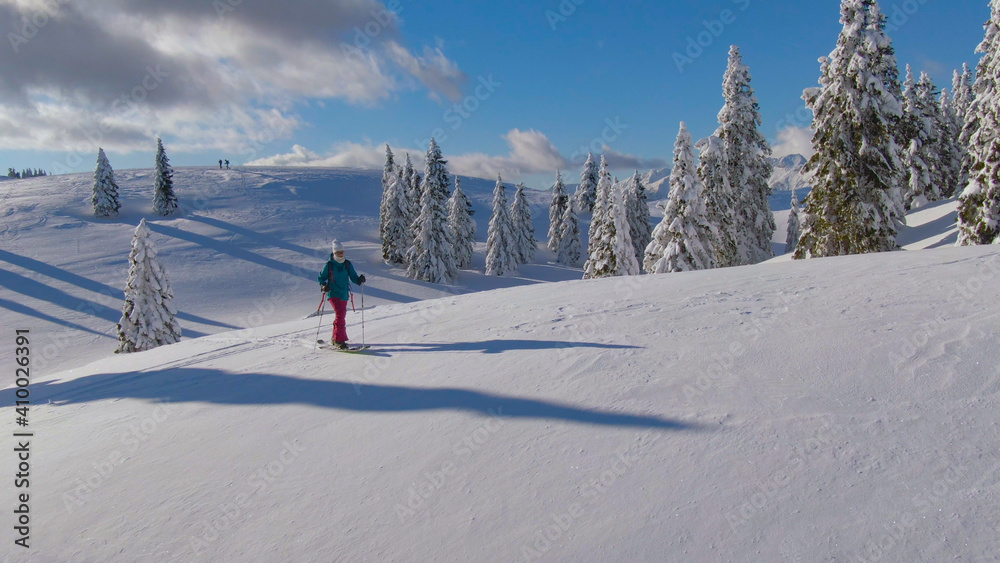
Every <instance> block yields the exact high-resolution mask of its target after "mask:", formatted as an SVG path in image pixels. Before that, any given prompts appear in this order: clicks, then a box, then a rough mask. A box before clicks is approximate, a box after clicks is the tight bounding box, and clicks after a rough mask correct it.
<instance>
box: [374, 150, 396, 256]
mask: <svg viewBox="0 0 1000 563" xmlns="http://www.w3.org/2000/svg"><path fill="white" fill-rule="evenodd" d="M396 177H397V174H396V162H395V160H394V155H393V154H392V149H390V148H389V143H386V144H385V166H384V167H383V169H382V204H381V205H379V213H378V217H379V221H378V234H379V238H380V239H382V248H383V252H382V259H383V260H388V256H386V255H385V252H384V250H385V237H386V228H387V227H386V225H387V224H388V221H389V206H390V205H392V204H391V203H390V198H391V196H390V194H389V187H390V184H391V183H392V182H393V181H395V180H396Z"/></svg>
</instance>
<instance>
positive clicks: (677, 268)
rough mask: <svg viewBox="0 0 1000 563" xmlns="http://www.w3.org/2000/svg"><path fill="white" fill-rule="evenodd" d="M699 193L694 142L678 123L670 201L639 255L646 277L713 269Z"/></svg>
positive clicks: (711, 247) (707, 229)
mask: <svg viewBox="0 0 1000 563" xmlns="http://www.w3.org/2000/svg"><path fill="white" fill-rule="evenodd" d="M703 189H704V188H703V186H702V185H701V182H699V181H698V173H697V168H696V166H695V156H694V142H693V139H692V138H691V133H690V132H688V129H687V125H686V124H685V123H683V122H682V123H681V128H680V131H679V132H678V133H677V141H676V142H675V143H674V164H673V170H671V172H670V199H669V200H668V201H667V205H666V207H665V208H664V210H663V211H664V213H663V219H662V220H661V221H660V224H659V225H657V227H656V229H655V230H654V231H653V233H652V238H651V240H650V242H649V244H648V245H646V248H645V249H644V251H643V268H644V269H645V270H646V272H647V273H650V274H665V273H671V272H686V271H690V270H707V269H710V268H714V267H715V266H716V263H715V255H714V251H713V244H712V226H711V225H709V223H708V219H707V217H706V209H705V201H704V200H703V199H702V192H703Z"/></svg>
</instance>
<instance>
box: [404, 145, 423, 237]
mask: <svg viewBox="0 0 1000 563" xmlns="http://www.w3.org/2000/svg"><path fill="white" fill-rule="evenodd" d="M403 182H404V185H403V187H404V188H405V189H404V190H403V192H404V196H405V197H406V200H407V206H406V209H407V212H408V213H409V217H407V224H408V225H413V223H414V221H416V220H417V215H418V214H419V213H420V174H417V171H416V170H414V168H413V162H412V161H411V160H410V153H406V163H405V164H404V165H403ZM410 238H411V239H412V238H413V233H412V232H411V233H410Z"/></svg>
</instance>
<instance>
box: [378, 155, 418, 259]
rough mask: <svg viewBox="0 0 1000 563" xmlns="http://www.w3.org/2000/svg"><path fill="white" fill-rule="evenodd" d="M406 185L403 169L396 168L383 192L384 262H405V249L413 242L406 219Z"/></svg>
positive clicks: (407, 203) (408, 203)
mask: <svg viewBox="0 0 1000 563" xmlns="http://www.w3.org/2000/svg"><path fill="white" fill-rule="evenodd" d="M408 186H409V180H407V179H406V178H405V177H404V173H403V169H402V168H396V170H395V173H394V174H393V175H392V176H390V177H389V183H388V186H387V188H388V189H387V190H386V191H385V192H384V194H383V197H384V199H385V205H386V208H385V211H384V213H383V221H384V225H383V226H382V228H383V234H382V260H384V261H385V263H386V264H405V263H406V251H407V249H408V248H409V247H410V245H411V244H412V243H413V240H412V236H411V235H412V233H411V230H410V229H411V225H410V222H409V219H408V218H409V217H410V216H411V213H410V209H409V207H410V200H409V199H408V197H407V193H408V191H409V190H408V189H407V188H408Z"/></svg>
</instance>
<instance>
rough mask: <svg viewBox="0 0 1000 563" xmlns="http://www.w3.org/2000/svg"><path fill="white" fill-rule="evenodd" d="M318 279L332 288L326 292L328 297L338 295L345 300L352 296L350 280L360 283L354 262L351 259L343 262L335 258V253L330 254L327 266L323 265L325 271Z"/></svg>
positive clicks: (331, 297) (338, 297)
mask: <svg viewBox="0 0 1000 563" xmlns="http://www.w3.org/2000/svg"><path fill="white" fill-rule="evenodd" d="M317 279H318V280H319V283H320V285H322V284H324V283H325V284H328V285H329V286H330V290H329V291H327V292H326V298H327V299H333V298H334V297H336V298H337V299H341V300H343V301H347V300H348V299H350V298H351V284H350V283H349V282H354V283H357V284H359V283H360V282H359V281H358V273H357V272H355V271H354V264H351V261H350V260H344V263H343V264H341V263H339V262H337V261H336V260H334V259H333V254H331V255H330V259H329V260H328V261H327V262H326V266H323V272H322V273H320V275H319V278H317Z"/></svg>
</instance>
